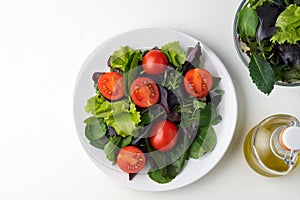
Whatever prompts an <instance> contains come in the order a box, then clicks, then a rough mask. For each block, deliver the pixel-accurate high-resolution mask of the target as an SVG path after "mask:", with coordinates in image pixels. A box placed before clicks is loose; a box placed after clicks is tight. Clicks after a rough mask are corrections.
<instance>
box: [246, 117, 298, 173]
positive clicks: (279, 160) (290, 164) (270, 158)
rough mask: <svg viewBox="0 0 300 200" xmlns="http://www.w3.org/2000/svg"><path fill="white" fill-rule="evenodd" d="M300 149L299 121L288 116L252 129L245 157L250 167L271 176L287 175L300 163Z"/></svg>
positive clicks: (266, 120)
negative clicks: (299, 157) (299, 156)
mask: <svg viewBox="0 0 300 200" xmlns="http://www.w3.org/2000/svg"><path fill="white" fill-rule="evenodd" d="M282 138H284V141H283V139H282ZM284 142H286V144H284ZM290 143H292V144H290ZM290 146H292V147H293V149H290V148H289V147H290ZM299 150H300V124H299V121H298V120H297V119H296V118H295V117H293V116H290V115H285V114H279V115H273V116H271V117H268V118H266V119H264V120H262V121H261V122H260V123H259V124H258V125H256V126H255V127H253V128H252V129H251V130H250V132H249V133H248V134H247V136H246V138H245V141H244V156H245V159H246V161H247V163H248V164H249V166H250V167H251V168H252V169H253V170H254V171H256V172H257V173H259V174H261V175H264V176H268V177H276V176H282V175H286V174H288V173H290V172H291V171H292V170H293V169H295V168H296V167H297V165H298V164H299V163H300V159H298V152H299Z"/></svg>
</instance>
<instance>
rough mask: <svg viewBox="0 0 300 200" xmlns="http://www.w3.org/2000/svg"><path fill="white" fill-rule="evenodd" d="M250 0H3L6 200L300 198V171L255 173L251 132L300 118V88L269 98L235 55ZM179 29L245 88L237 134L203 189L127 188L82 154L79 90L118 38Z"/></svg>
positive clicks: (1, 184)
mask: <svg viewBox="0 0 300 200" xmlns="http://www.w3.org/2000/svg"><path fill="white" fill-rule="evenodd" d="M240 2H241V0H232V1H225V0H216V1H208V0H160V1H159V0H151V1H143V0H127V1H123V0H105V1H102V0H85V1H83V0H81V1H79V0H51V1H38V0H36V1H33V0H27V1H21V0H19V1H17V0H0V92H1V99H0V102H1V104H0V112H1V114H0V119H1V127H2V129H1V131H0V134H1V138H0V199H1V200H11V199H18V200H19V199H22V200H27V199H28V200H35V199H43V200H44V199H51V200H53V199H64V200H66V199H89V200H92V199H106V198H107V199H124V200H126V199H128V200H129V199H130V200H131V199H143V200H148V199H149V200H150V199H151V200H153V199H172V200H175V199H178V200H179V199H192V198H197V199H210V200H214V199H224V198H225V199H231V200H235V199H243V200H248V199H249V200H252V199H257V198H259V199H263V197H265V199H273V200H276V199H278V200H279V199H280V200H282V199H286V198H289V199H299V195H300V190H299V182H300V169H296V170H295V171H294V172H293V173H292V174H291V175H289V176H286V177H281V178H265V177H263V176H260V175H257V174H256V173H254V172H253V171H252V170H251V169H250V168H249V167H248V165H247V164H246V162H245V160H244V157H243V153H242V144H243V139H244V137H245V134H246V133H247V131H248V130H249V129H250V128H251V127H252V126H254V125H255V124H256V123H258V122H259V121H260V120H261V119H263V118H265V117H267V116H269V115H272V114H275V113H289V114H292V115H295V116H296V117H298V118H300V104H299V102H300V87H298V88H297V87H294V88H283V87H278V86H276V87H275V89H274V91H273V92H272V93H271V95H269V96H265V95H264V94H262V93H261V92H259V91H258V90H257V89H256V87H255V86H254V85H253V83H252V81H251V79H250V78H249V76H248V71H247V69H246V68H245V67H244V66H243V65H242V63H241V61H240V60H239V58H238V55H237V54H236V52H235V49H234V45H233V39H232V22H233V17H234V14H235V11H236V9H237V7H238V5H239V3H240ZM145 27H159V28H172V29H176V30H178V31H182V32H184V33H187V34H189V35H191V36H193V37H195V38H198V39H199V40H201V41H203V42H205V43H206V44H207V45H208V46H209V47H210V48H211V49H212V50H213V51H214V52H215V53H216V54H217V55H218V56H219V58H220V59H221V60H222V61H223V63H224V64H225V66H226V67H227V69H228V71H229V72H230V74H231V76H232V79H233V82H234V84H235V87H236V92H237V96H238V103H239V112H238V122H237V127H236V131H235V135H234V137H233V140H232V142H231V145H230V147H229V148H228V150H227V152H226V154H225V156H224V157H223V159H222V160H221V161H220V162H219V163H218V165H217V166H216V167H215V168H214V169H213V170H212V171H211V172H210V173H209V174H207V175H206V176H205V177H203V178H202V179H200V180H198V181H197V182H195V183H193V184H191V185H189V186H186V187H183V188H181V189H177V190H174V191H168V192H155V193H154V192H141V191H135V190H132V189H127V188H124V187H123V186H120V185H119V184H118V183H116V182H115V181H114V180H112V179H111V178H110V177H108V176H107V175H105V174H104V173H103V172H102V171H100V170H99V169H98V168H97V167H96V166H95V165H94V163H93V162H92V161H91V160H90V159H89V157H88V156H87V154H86V153H85V151H84V149H83V148H82V146H81V144H80V142H79V139H78V137H77V133H76V130H75V125H74V121H73V111H72V103H73V91H74V85H75V79H76V77H77V73H78V72H79V69H80V68H81V65H82V64H83V62H84V61H85V59H86V58H87V56H88V55H89V54H90V53H91V52H92V51H93V50H94V49H95V48H96V47H97V46H98V45H99V44H101V43H102V42H104V41H105V40H107V39H109V38H110V37H112V36H114V35H116V34H119V33H122V32H125V31H128V30H133V29H138V28H145Z"/></svg>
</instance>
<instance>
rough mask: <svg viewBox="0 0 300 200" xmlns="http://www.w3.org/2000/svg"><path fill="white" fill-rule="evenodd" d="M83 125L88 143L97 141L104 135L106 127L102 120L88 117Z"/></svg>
mask: <svg viewBox="0 0 300 200" xmlns="http://www.w3.org/2000/svg"><path fill="white" fill-rule="evenodd" d="M84 123H86V126H85V136H86V137H87V139H89V140H90V141H93V140H99V139H100V138H102V137H103V136H104V135H105V133H106V125H105V123H104V122H103V119H102V118H96V117H94V116H93V117H90V118H87V119H86V120H85V121H84Z"/></svg>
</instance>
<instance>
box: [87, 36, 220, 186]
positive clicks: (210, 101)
mask: <svg viewBox="0 0 300 200" xmlns="http://www.w3.org/2000/svg"><path fill="white" fill-rule="evenodd" d="M153 53H154V54H156V55H155V56H154V57H151V58H150V57H149V55H150V54H153ZM157 53H158V54H157ZM159 58H165V59H166V62H167V63H168V64H166V65H165V66H163V65H162V64H160V65H158V62H159V60H157V59H159ZM153 59H156V60H155V64H153V62H152V61H153ZM201 59H202V51H201V46H200V43H199V42H198V43H197V44H196V45H195V47H190V48H188V51H187V53H186V52H185V51H183V50H182V49H181V48H180V45H179V42H178V41H174V42H169V43H167V44H165V45H163V46H162V47H161V48H158V47H154V48H152V49H145V50H141V49H132V48H131V47H129V46H121V48H120V49H119V50H116V51H114V53H113V54H112V55H111V56H110V57H109V59H108V62H107V65H108V67H109V68H110V70H109V72H107V71H105V72H104V71H97V72H94V73H93V75H92V79H93V81H94V84H93V85H94V88H95V94H94V95H93V96H92V97H90V98H89V99H88V100H87V103H86V105H85V111H86V112H87V113H89V114H91V116H88V117H87V118H86V119H85V120H84V123H85V124H86V126H85V136H86V138H87V139H88V140H89V142H90V145H91V146H93V147H95V148H97V149H101V150H103V151H104V153H105V155H106V159H107V160H108V161H110V162H111V163H112V164H117V165H118V167H119V168H120V169H121V170H122V171H124V172H126V173H128V174H129V180H131V179H132V178H133V177H134V176H135V175H136V174H137V173H141V172H142V173H147V174H148V176H149V177H150V178H151V179H152V180H153V181H155V182H157V183H169V182H171V181H172V180H173V179H174V178H175V177H176V176H177V175H178V174H180V172H181V171H182V170H183V168H184V166H185V163H186V162H187V160H189V159H199V158H200V157H202V156H204V155H205V154H206V153H209V152H211V151H212V150H213V149H214V147H215V145H216V143H217V135H216V133H215V130H214V128H213V126H214V125H217V124H219V123H220V122H221V120H222V117H221V115H219V114H218V112H217V106H218V105H219V103H220V102H221V99H222V95H223V94H224V91H223V90H221V89H219V88H218V85H219V83H220V81H221V78H220V77H215V76H212V75H211V74H210V72H209V71H208V70H206V69H204V66H203V63H202V62H201ZM147 60H148V61H150V62H151V64H149V63H148V64H147V63H145V62H146V61H147ZM159 69H163V70H162V71H161V70H159ZM155 97H157V98H155ZM170 137H171V138H170ZM146 162H147V163H149V164H150V168H149V169H145V164H146ZM117 169H118V168H117Z"/></svg>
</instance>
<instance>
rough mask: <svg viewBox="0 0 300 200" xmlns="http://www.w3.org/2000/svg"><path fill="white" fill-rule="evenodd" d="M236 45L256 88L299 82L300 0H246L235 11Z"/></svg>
mask: <svg viewBox="0 0 300 200" xmlns="http://www.w3.org/2000/svg"><path fill="white" fill-rule="evenodd" d="M236 31H237V33H238V35H239V40H240V41H239V46H240V48H241V50H242V51H243V52H244V53H246V54H247V55H248V56H249V58H250V62H249V65H248V67H249V71H250V76H251V77H252V80H253V82H254V83H255V84H256V86H257V87H258V89H259V90H261V91H262V92H263V93H265V94H270V93H271V91H272V90H273V87H274V84H275V82H277V81H281V82H285V83H292V82H299V81H300V0H249V1H247V3H246V4H245V6H244V7H243V8H242V9H241V10H240V11H239V13H238V20H237V29H236Z"/></svg>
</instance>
